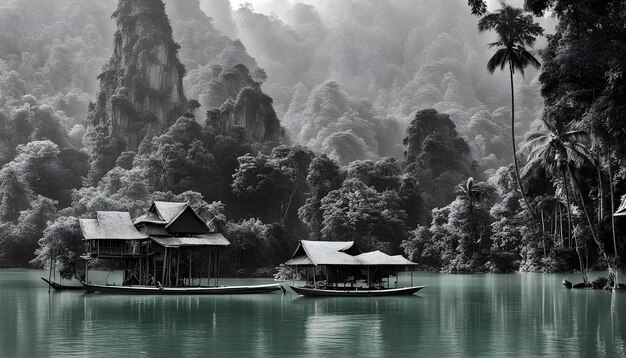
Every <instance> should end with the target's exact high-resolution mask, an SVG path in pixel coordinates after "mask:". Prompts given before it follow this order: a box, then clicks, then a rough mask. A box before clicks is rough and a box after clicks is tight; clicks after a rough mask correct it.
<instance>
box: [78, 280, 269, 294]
mask: <svg viewBox="0 0 626 358" xmlns="http://www.w3.org/2000/svg"><path fill="white" fill-rule="evenodd" d="M82 284H83V287H84V289H85V291H87V292H88V293H96V292H97V293H121V294H141V295H239V294H254V293H270V292H274V291H278V290H280V289H281V285H280V284H278V283H274V284H267V285H251V286H217V287H202V286H200V287H155V286H110V285H94V284H91V283H85V282H83V283H82Z"/></svg>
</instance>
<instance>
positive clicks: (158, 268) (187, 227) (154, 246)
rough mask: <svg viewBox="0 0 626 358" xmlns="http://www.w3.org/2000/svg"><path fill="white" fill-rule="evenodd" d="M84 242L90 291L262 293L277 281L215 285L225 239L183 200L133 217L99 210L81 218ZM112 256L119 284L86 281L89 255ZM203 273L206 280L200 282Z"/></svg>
mask: <svg viewBox="0 0 626 358" xmlns="http://www.w3.org/2000/svg"><path fill="white" fill-rule="evenodd" d="M79 221H80V228H81V231H82V233H83V236H84V240H85V242H86V251H87V252H86V254H85V255H83V258H84V259H85V260H86V266H85V279H84V282H83V285H84V287H85V289H87V291H89V292H123V293H159V294H164V293H174V294H181V293H195V294H210V293H262V292H271V291H274V290H278V289H280V285H278V284H274V285H257V286H230V287H228V286H219V266H220V256H221V250H222V249H223V248H224V247H226V246H228V245H230V242H229V241H228V240H227V239H226V238H225V237H224V236H223V235H222V234H220V233H219V232H215V231H213V230H211V228H210V227H209V225H208V224H207V223H206V222H205V221H204V220H202V218H200V216H199V215H198V214H197V213H196V212H195V211H194V210H193V209H192V208H191V206H189V204H188V203H173V202H164V201H155V202H153V203H152V205H151V206H150V208H149V209H148V210H147V211H146V212H145V213H144V214H143V215H142V216H140V217H139V218H137V219H136V220H135V221H134V222H133V220H132V219H131V217H130V214H129V213H127V212H117V211H99V212H97V215H96V219H80V220H79ZM94 259H99V260H117V263H118V264H121V267H118V268H119V269H122V270H123V283H122V285H117V286H112V285H108V283H107V284H105V285H96V284H92V283H91V282H90V281H89V276H88V266H89V262H90V261H92V260H94ZM202 279H206V281H205V282H206V285H204V286H203V285H202Z"/></svg>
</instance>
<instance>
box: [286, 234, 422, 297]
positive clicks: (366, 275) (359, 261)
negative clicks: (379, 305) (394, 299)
mask: <svg viewBox="0 0 626 358" xmlns="http://www.w3.org/2000/svg"><path fill="white" fill-rule="evenodd" d="M285 265H286V266H289V267H291V268H292V269H293V271H294V275H295V276H297V275H300V274H302V271H304V273H303V276H304V277H305V285H304V286H301V287H297V286H292V289H293V290H294V291H295V292H297V293H299V294H302V295H310V296H386V295H400V294H413V293H415V292H417V291H419V290H420V289H422V288H423V286H413V268H414V267H415V266H416V265H417V264H416V263H414V262H411V261H409V260H407V259H406V258H404V257H402V255H395V256H391V255H387V254H385V253H383V252H380V251H372V252H365V253H362V252H361V250H359V248H358V247H357V245H356V244H355V243H354V241H307V240H302V241H300V244H299V245H298V248H297V249H296V251H295V252H294V253H293V255H292V257H291V259H290V260H289V261H287V262H285ZM402 270H406V271H408V270H410V271H411V286H410V287H398V272H400V271H402ZM391 277H395V281H394V282H393V284H392V282H391Z"/></svg>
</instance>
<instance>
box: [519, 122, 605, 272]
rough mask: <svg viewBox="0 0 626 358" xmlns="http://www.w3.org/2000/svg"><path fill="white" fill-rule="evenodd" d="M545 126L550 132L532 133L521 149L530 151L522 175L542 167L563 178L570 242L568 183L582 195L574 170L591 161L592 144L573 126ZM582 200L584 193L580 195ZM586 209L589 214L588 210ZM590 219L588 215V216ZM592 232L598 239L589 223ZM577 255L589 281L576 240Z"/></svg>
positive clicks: (585, 134)
mask: <svg viewBox="0 0 626 358" xmlns="http://www.w3.org/2000/svg"><path fill="white" fill-rule="evenodd" d="M543 123H544V126H545V127H546V128H547V131H539V132H533V133H531V134H529V135H528V136H527V137H526V140H525V144H524V145H523V146H522V151H523V152H528V157H527V163H526V165H525V166H524V168H523V169H522V176H526V175H527V174H528V173H531V172H533V171H534V170H535V169H537V168H539V167H541V168H543V169H544V170H545V171H546V173H547V174H548V175H549V176H550V177H552V178H553V180H554V179H556V178H557V177H558V176H559V175H560V176H561V178H560V179H561V180H562V185H563V187H564V189H565V197H566V203H567V205H566V206H567V227H568V240H569V239H571V231H572V230H571V227H572V226H571V225H572V216H571V210H570V203H571V199H570V195H569V189H568V187H569V185H568V183H569V181H570V180H572V181H573V182H574V183H575V185H576V187H577V189H578V190H579V192H580V188H579V187H578V185H577V182H576V180H575V178H574V176H573V174H572V167H580V166H582V165H583V164H584V163H586V162H590V160H591V159H590V158H591V153H590V152H589V150H588V149H587V147H586V146H585V144H586V143H587V142H588V141H589V136H588V134H587V132H585V131H582V130H576V129H573V128H572V126H571V123H570V124H568V125H566V126H561V125H559V122H558V121H557V122H556V123H553V122H548V121H547V120H545V119H543ZM581 199H582V193H581ZM582 204H583V208H584V210H585V214H586V215H587V212H586V207H585V206H584V201H583V203H582ZM587 216H588V215H587ZM589 225H590V227H591V231H592V233H593V235H594V239H595V231H594V228H593V225H592V223H591V222H590V223H589ZM576 253H577V254H578V261H579V263H580V269H581V272H582V273H583V280H584V281H585V283H586V282H587V274H586V272H585V269H584V265H583V260H582V253H581V252H580V245H578V241H577V240H576Z"/></svg>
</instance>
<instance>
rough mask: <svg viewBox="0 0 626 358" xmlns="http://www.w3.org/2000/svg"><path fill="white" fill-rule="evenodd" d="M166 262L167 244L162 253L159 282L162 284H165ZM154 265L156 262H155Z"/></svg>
mask: <svg viewBox="0 0 626 358" xmlns="http://www.w3.org/2000/svg"><path fill="white" fill-rule="evenodd" d="M166 263H167V246H166V247H165V252H164V253H163V272H162V273H161V282H162V285H163V286H165V283H166V282H165V267H166V266H165V265H166ZM155 265H156V264H155Z"/></svg>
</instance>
